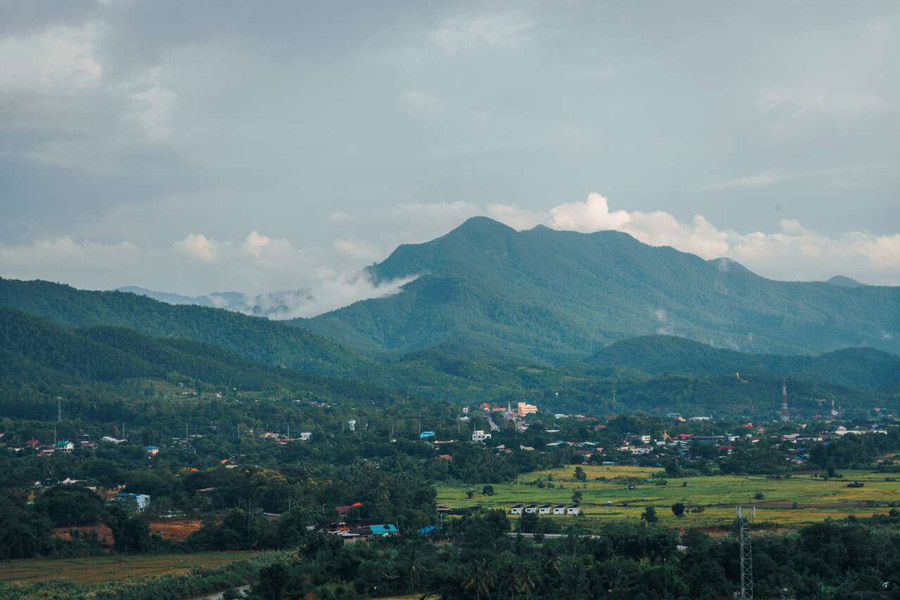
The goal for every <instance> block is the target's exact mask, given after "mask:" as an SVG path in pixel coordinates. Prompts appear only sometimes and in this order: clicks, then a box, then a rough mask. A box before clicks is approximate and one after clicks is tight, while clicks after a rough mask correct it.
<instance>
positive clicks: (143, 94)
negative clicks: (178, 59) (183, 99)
mask: <svg viewBox="0 0 900 600" xmlns="http://www.w3.org/2000/svg"><path fill="white" fill-rule="evenodd" d="M123 87H124V89H126V90H131V91H130V92H128V104H129V110H128V113H127V114H126V117H125V118H126V120H127V121H130V122H131V123H133V124H134V125H135V126H136V127H137V129H138V130H140V131H141V132H142V133H143V134H144V135H145V137H146V138H147V140H148V141H150V142H164V141H166V140H168V139H169V138H170V137H172V134H173V132H174V128H173V125H172V113H173V111H174V109H175V104H176V100H177V97H176V95H175V93H174V92H173V91H172V90H170V89H169V88H168V87H167V86H166V85H165V84H164V83H163V81H162V75H161V70H160V69H159V68H155V69H151V70H150V71H149V72H148V73H146V74H144V75H143V76H142V77H140V78H138V79H136V80H134V81H132V82H129V83H127V84H126V85H124V86H123Z"/></svg>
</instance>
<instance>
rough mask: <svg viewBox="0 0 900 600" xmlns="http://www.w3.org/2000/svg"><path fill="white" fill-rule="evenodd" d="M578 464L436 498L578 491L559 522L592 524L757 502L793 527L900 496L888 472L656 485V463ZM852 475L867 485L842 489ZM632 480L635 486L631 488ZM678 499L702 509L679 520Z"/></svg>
mask: <svg viewBox="0 0 900 600" xmlns="http://www.w3.org/2000/svg"><path fill="white" fill-rule="evenodd" d="M583 469H584V470H585V473H586V474H587V479H586V480H585V481H583V482H580V481H578V480H576V479H575V478H574V471H575V467H574V466H569V467H564V468H561V469H553V470H548V471H539V472H535V473H528V474H526V475H522V476H520V477H519V481H518V483H511V484H495V485H494V491H495V494H494V495H493V496H484V495H482V494H481V490H482V487H483V486H482V485H454V486H440V487H439V488H438V497H437V502H438V503H439V504H444V505H446V506H451V507H461V506H472V505H475V504H480V505H483V506H485V507H495V508H509V507H510V506H513V505H515V504H530V503H532V502H534V503H538V504H539V505H541V504H563V503H571V502H572V493H573V492H575V491H576V490H578V491H581V493H582V501H581V508H582V511H583V513H584V518H580V517H555V518H557V519H560V520H561V521H562V522H574V519H579V521H580V522H583V523H584V524H585V525H586V526H593V525H597V524H599V523H602V522H603V521H609V520H615V519H633V520H638V519H640V515H641V513H642V512H643V511H644V508H645V507H647V506H653V507H654V508H656V511H657V514H658V515H659V517H660V523H661V524H662V525H663V526H668V527H715V526H723V525H728V524H729V523H731V521H733V519H734V507H735V506H738V505H741V506H756V508H757V511H756V515H757V516H756V521H757V523H771V524H778V525H780V526H786V527H793V526H798V525H805V524H809V523H814V522H817V521H823V520H825V519H827V518H843V517H846V516H848V515H856V516H870V515H872V514H875V513H886V512H888V510H890V508H889V507H888V503H889V502H900V481H885V475H883V474H878V473H873V472H868V471H846V472H843V473H842V474H843V478H840V479H830V480H827V481H826V480H823V479H821V478H818V477H812V476H811V475H794V476H793V477H792V478H790V479H769V478H767V477H764V476H734V475H722V476H715V477H688V478H683V479H672V480H667V484H666V485H656V484H654V483H652V482H648V481H647V480H648V479H650V478H652V476H653V475H654V474H656V473H659V472H660V469H656V468H642V467H622V466H593V465H592V466H585V467H583ZM538 479H541V480H543V481H544V482H545V483H553V484H554V486H555V487H554V488H552V489H550V488H549V487H547V486H545V487H544V488H539V487H537V485H535V482H536V481H537V480H538ZM856 480H858V481H859V482H860V483H862V484H864V487H861V488H848V487H847V484H848V483H852V482H853V481H856ZM630 485H631V486H634V489H628V488H629V486H630ZM683 485H684V487H683ZM467 490H474V491H475V492H476V493H475V496H474V497H473V498H472V499H469V498H467V497H466V491H467ZM757 492H760V493H762V495H763V498H762V499H756V498H755V496H756V494H757ZM676 502H682V503H684V504H685V505H686V506H687V508H688V510H689V511H690V509H692V508H702V509H703V512H700V513H693V512H688V513H686V514H685V516H684V517H683V518H680V519H679V518H677V517H675V516H674V515H673V514H672V511H671V507H672V505H673V504H675V503H676ZM794 503H796V505H795V504H794ZM876 503H877V506H875V504H876Z"/></svg>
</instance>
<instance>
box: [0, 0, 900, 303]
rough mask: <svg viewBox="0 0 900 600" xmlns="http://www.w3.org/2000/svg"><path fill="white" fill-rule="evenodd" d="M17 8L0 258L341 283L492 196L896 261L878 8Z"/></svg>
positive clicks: (165, 276)
mask: <svg viewBox="0 0 900 600" xmlns="http://www.w3.org/2000/svg"><path fill="white" fill-rule="evenodd" d="M0 3H2V2H0ZM2 13H3V19H0V97H2V110H0V134H2V135H0V182H2V183H3V185H2V198H0V276H5V277H20V278H36V277H40V278H46V279H53V280H57V281H65V282H69V283H72V284H74V285H77V286H81V287H88V288H95V289H96V288H104V289H105V288H114V287H118V286H121V285H127V284H133V285H140V286H143V287H147V288H151V289H159V290H167V291H172V292H178V293H182V294H188V295H199V294H206V293H209V292H210V291H212V290H223V289H233V290H238V291H241V292H245V293H249V294H260V293H265V292H269V291H272V290H302V289H307V288H313V287H316V286H319V287H321V289H323V290H326V289H329V286H330V285H331V286H333V288H332V291H333V293H334V296H335V298H341V299H343V300H342V301H350V299H352V298H359V297H365V296H366V295H367V294H371V293H376V291H375V290H372V289H368V290H366V289H365V287H366V286H365V285H363V283H361V280H360V279H359V274H360V273H361V272H362V271H361V269H362V268H363V267H364V266H365V265H367V264H371V263H372V262H375V261H378V260H380V259H382V258H383V257H385V256H386V255H387V254H388V253H389V252H390V251H391V250H392V249H393V248H394V247H396V246H397V245H398V244H400V243H408V242H421V241H425V240H428V239H431V238H433V237H435V236H437V235H441V234H443V233H446V232H447V231H449V230H450V229H451V228H453V227H455V226H457V225H458V224H459V223H460V222H462V221H463V220H464V219H465V218H467V217H469V216H473V215H477V214H483V215H487V216H490V217H493V218H495V219H498V220H500V221H502V222H504V223H507V224H509V225H510V226H512V227H515V228H517V229H525V228H528V227H532V226H534V225H536V224H546V225H548V226H551V227H558V228H571V229H575V230H578V231H592V230H595V229H603V228H614V229H621V230H622V231H627V232H629V233H631V234H632V235H634V236H635V237H637V238H638V239H641V240H642V241H645V242H648V243H652V244H669V245H672V246H675V247H677V248H680V249H683V250H686V251H691V252H696V253H698V254H700V255H701V256H704V257H710V256H727V257H731V258H734V259H735V260H739V261H741V262H743V263H746V264H747V265H748V266H749V267H750V268H753V269H754V270H756V271H758V272H760V273H761V274H764V275H767V276H770V277H776V278H783V279H824V278H827V277H830V276H831V275H833V274H844V275H848V276H851V277H854V278H857V279H860V280H862V281H866V282H869V283H882V284H897V283H900V270H898V268H897V266H896V262H897V255H898V252H897V245H898V242H897V235H898V234H900V232H898V230H897V224H898V223H900V203H898V202H897V190H898V189H900V179H898V177H900V168H898V165H897V157H898V156H900V152H898V151H900V146H898V143H900V142H898V140H900V136H898V135H897V132H898V131H900V110H898V107H900V103H898V98H900V79H898V78H897V77H896V76H894V75H895V72H896V62H897V61H896V56H897V50H898V49H897V39H898V38H897V36H896V30H897V27H898V25H900V11H898V10H897V7H896V6H894V5H891V4H890V3H868V4H865V5H859V4H858V3H857V4H849V3H846V2H840V1H838V0H823V1H822V2H816V3H806V2H800V3H784V2H778V1H775V0H765V1H762V2H758V3H754V4H752V5H749V4H748V5H739V4H733V3H730V4H725V3H720V4H703V5H690V6H686V5H682V4H676V3H670V2H662V1H659V2H657V1H651V2H648V3H621V4H607V3H563V4H561V5H550V4H547V3H539V2H530V1H525V2H514V3H513V2H498V3H492V4H490V5H483V4H459V3H422V2H408V1H405V0H389V1H388V2H385V3H355V4H354V5H353V9H352V10H347V7H346V5H345V4H344V3H341V2H330V3H323V4H321V5H318V6H315V7H310V6H308V5H306V4H304V3H297V2H292V1H289V0H272V1H271V2H266V3H265V4H264V5H261V6H256V5H254V4H247V3H215V6H214V7H213V6H212V5H211V4H210V3H209V2H206V1H205V0H201V1H199V2H190V3H185V2H179V1H176V0H157V1H152V2H151V1H147V0H127V1H108V2H107V1H104V2H98V1H97V0H69V1H66V2H49V3H37V4H35V3H29V2H6V3H3V11H2ZM593 190H597V191H600V192H601V193H602V194H603V196H605V197H607V198H609V199H610V201H609V202H606V203H603V202H601V201H600V200H599V199H598V198H594V197H593V196H591V198H593V199H591V198H589V199H588V200H587V201H585V200H584V198H585V196H586V195H587V194H588V193H589V192H591V191H593ZM695 215H702V216H695ZM363 281H364V280H363ZM340 290H347V292H346V295H345V294H344V292H343V291H340ZM351 290H352V293H351ZM323 293H325V292H323ZM326 304H329V303H326Z"/></svg>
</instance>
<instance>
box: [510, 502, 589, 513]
mask: <svg viewBox="0 0 900 600" xmlns="http://www.w3.org/2000/svg"><path fill="white" fill-rule="evenodd" d="M509 514H510V515H567V516H575V515H579V514H581V507H580V506H579V505H578V504H557V505H555V506H554V505H552V504H544V505H543V506H538V505H537V504H527V505H523V504H516V505H515V506H513V507H510V509H509Z"/></svg>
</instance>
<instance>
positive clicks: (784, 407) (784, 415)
mask: <svg viewBox="0 0 900 600" xmlns="http://www.w3.org/2000/svg"><path fill="white" fill-rule="evenodd" d="M790 420H791V413H790V412H788V404H787V380H786V379H783V380H782V381H781V422H782V423H787V422H789V421H790Z"/></svg>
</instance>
